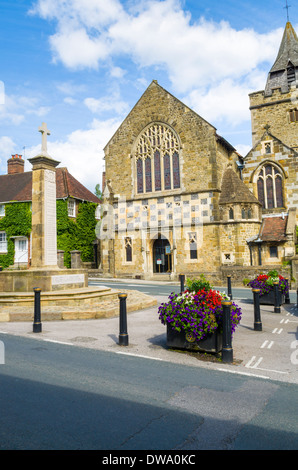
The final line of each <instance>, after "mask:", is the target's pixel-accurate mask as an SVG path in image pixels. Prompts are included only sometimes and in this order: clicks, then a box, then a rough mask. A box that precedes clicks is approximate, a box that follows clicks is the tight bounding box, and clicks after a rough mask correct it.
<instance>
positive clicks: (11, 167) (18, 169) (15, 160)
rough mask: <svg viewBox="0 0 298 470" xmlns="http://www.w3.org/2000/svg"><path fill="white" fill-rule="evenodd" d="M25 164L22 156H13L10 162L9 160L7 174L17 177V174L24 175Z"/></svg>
mask: <svg viewBox="0 0 298 470" xmlns="http://www.w3.org/2000/svg"><path fill="white" fill-rule="evenodd" d="M24 165H25V162H24V160H23V159H22V155H18V154H16V155H12V156H11V158H10V159H9V160H7V174H8V175H15V174H16V173H24Z"/></svg>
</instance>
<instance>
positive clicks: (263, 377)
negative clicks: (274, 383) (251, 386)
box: [218, 369, 269, 379]
mask: <svg viewBox="0 0 298 470" xmlns="http://www.w3.org/2000/svg"><path fill="white" fill-rule="evenodd" d="M218 370H220V371H221V372H230V373H231V374H240V375H247V376H249V377H259V378H260V379H269V377H267V376H266V375H258V374H251V373H250V372H238V371H236V370H228V369H218Z"/></svg>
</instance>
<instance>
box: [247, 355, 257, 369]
mask: <svg viewBox="0 0 298 470" xmlns="http://www.w3.org/2000/svg"><path fill="white" fill-rule="evenodd" d="M255 359H256V356H252V358H251V360H250V361H248V363H247V364H246V365H245V367H250V364H251V363H252V362H254V360H255Z"/></svg>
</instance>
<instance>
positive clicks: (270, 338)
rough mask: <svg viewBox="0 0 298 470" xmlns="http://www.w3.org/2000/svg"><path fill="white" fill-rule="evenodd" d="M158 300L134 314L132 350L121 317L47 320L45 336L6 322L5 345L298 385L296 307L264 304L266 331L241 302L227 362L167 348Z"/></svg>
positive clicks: (0, 330)
mask: <svg viewBox="0 0 298 470" xmlns="http://www.w3.org/2000/svg"><path fill="white" fill-rule="evenodd" d="M154 297H155V298H156V300H157V305H156V306H153V307H150V308H145V309H142V310H137V311H134V312H128V314H127V333H128V345H127V346H121V345H119V329H120V326H119V314H118V315H115V316H113V317H110V318H100V319H88V320H67V321H61V320H60V321H43V319H42V318H41V322H42V331H41V332H40V333H33V325H32V322H28V321H26V322H21V321H18V322H1V323H0V339H1V341H2V342H3V343H4V345H5V335H15V336H22V337H27V338H31V339H35V340H36V341H46V342H54V343H57V344H63V345H67V346H69V347H81V348H92V349H96V350H99V351H105V352H107V353H111V354H121V355H123V356H134V357H140V358H146V359H148V360H156V361H164V362H171V363H176V364H182V365H186V366H191V367H195V368H201V367H202V368H208V369H212V370H220V371H226V372H227V373H231V374H242V375H246V376H253V377H259V378H261V379H271V380H276V381H283V382H288V383H295V384H297V383H298V368H297V365H298V309H297V308H296V305H295V304H288V305H282V306H281V309H280V310H281V311H280V313H274V306H265V305H261V322H262V331H255V330H254V306H253V303H252V301H250V300H235V301H234V302H235V303H237V305H238V306H239V307H240V308H241V310H242V319H241V322H240V325H239V326H238V328H237V329H236V331H235V333H234V335H233V338H232V348H233V362H232V363H224V362H222V360H221V355H219V356H218V357H216V356H212V355H206V354H202V353H190V352H186V351H177V350H172V349H169V348H167V345H166V327H165V326H164V325H162V324H161V322H160V321H159V319H158V306H159V305H160V304H161V303H162V302H166V301H167V297H164V296H161V295H157V296H154ZM41 317H42V315H41Z"/></svg>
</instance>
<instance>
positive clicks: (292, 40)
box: [270, 22, 298, 73]
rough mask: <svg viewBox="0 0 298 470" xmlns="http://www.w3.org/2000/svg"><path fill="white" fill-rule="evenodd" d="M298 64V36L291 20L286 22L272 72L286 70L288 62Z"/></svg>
mask: <svg viewBox="0 0 298 470" xmlns="http://www.w3.org/2000/svg"><path fill="white" fill-rule="evenodd" d="M289 61H290V62H292V64H293V65H294V66H295V67H297V66H298V38H297V35H296V33H295V30H294V28H293V26H292V25H291V23H290V22H288V23H287V24H286V27H285V31H284V35H283V38H282V41H281V45H280V48H279V51H278V55H277V58H276V61H275V63H274V65H273V67H272V69H271V70H270V72H271V73H272V72H277V71H280V70H286V68H287V66H288V63H289Z"/></svg>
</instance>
